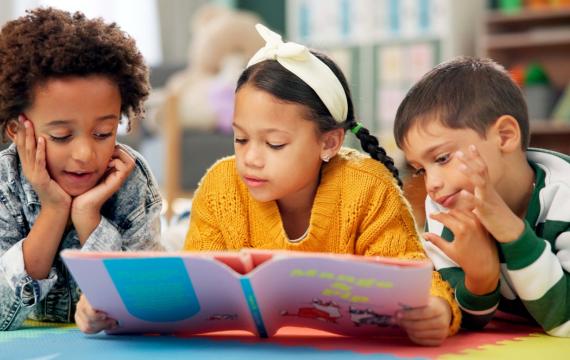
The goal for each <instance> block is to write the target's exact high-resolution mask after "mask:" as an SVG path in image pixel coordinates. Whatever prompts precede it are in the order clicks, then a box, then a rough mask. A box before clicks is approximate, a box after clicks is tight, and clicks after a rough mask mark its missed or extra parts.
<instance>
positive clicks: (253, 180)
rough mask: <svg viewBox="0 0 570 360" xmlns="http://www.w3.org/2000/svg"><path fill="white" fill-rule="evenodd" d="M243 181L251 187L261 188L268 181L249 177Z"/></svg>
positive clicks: (245, 177)
mask: <svg viewBox="0 0 570 360" xmlns="http://www.w3.org/2000/svg"><path fill="white" fill-rule="evenodd" d="M243 181H244V182H245V183H246V184H247V185H248V186H251V187H259V186H262V185H264V184H265V183H266V182H267V180H263V179H259V178H255V177H249V176H244V177H243Z"/></svg>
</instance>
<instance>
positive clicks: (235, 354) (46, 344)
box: [0, 321, 570, 360]
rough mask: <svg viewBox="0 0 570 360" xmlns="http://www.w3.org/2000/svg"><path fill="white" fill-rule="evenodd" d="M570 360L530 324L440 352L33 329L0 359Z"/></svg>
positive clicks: (286, 338) (330, 341)
mask: <svg viewBox="0 0 570 360" xmlns="http://www.w3.org/2000/svg"><path fill="white" fill-rule="evenodd" d="M262 357H268V358H271V359H291V358H295V359H301V358H307V359H331V360H335V359H442V360H452V359H458V360H462V359H517V360H521V359H547V360H555V359H568V358H570V339H561V338H554V337H550V336H547V335H544V334H543V333H542V332H541V331H540V329H538V328H535V327H531V326H528V325H521V324H512V323H505V322H500V321H495V322H493V323H491V324H490V325H489V326H488V327H487V328H486V329H485V331H482V332H467V331H462V332H460V333H459V334H458V335H456V336H453V337H451V338H449V339H447V340H446V342H445V343H444V345H443V346H440V347H420V346H416V345H414V344H412V343H411V342H410V341H409V340H408V339H407V338H406V337H405V335H403V334H402V333H399V332H394V333H390V334H387V335H384V336H379V337H374V338H350V337H343V336H336V335H331V334H329V333H325V332H319V331H315V330H310V329H300V328H284V329H282V330H281V331H280V332H279V333H278V334H277V335H276V336H275V337H272V338H270V339H259V338H256V337H253V336H251V335H249V334H246V333H243V332H224V333H216V334H209V335H202V336H193V337H189V336H188V337H186V336H183V335H181V336H148V335H145V336H141V335H134V336H130V335H129V336H125V335H120V336H108V335H104V334H98V335H91V336H88V335H84V334H82V333H81V332H80V331H79V330H77V328H75V327H73V326H57V325H53V324H45V323H32V322H30V323H27V324H26V326H25V327H24V328H22V329H20V330H16V331H9V332H0V359H2V360H4V359H6V360H8V359H10V360H12V359H36V360H39V359H42V360H51V359H104V360H112V359H158V358H160V359H162V358H164V359H169V360H170V359H216V360H219V359H252V358H262Z"/></svg>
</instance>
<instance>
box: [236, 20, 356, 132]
mask: <svg viewBox="0 0 570 360" xmlns="http://www.w3.org/2000/svg"><path fill="white" fill-rule="evenodd" d="M255 28H256V29H257V32H258V33H259V35H261V37H262V38H263V39H264V40H265V46H264V47H262V48H261V49H259V50H258V51H257V52H256V53H255V54H254V55H253V56H252V57H251V59H250V60H249V62H248V63H247V67H250V66H252V65H255V64H257V63H258V62H261V61H264V60H276V61H277V62H279V64H281V65H282V66H283V67H284V68H285V69H287V70H289V71H290V72H292V73H293V74H295V75H297V76H298V77H299V78H300V79H301V80H303V81H304V82H305V84H307V85H309V86H310V87H311V89H313V90H314V91H315V92H316V93H317V96H318V97H319V98H320V99H321V101H322V102H323V103H324V104H325V106H326V107H327V109H328V110H329V112H330V113H331V115H332V117H333V118H334V119H335V121H336V122H337V123H341V122H344V121H345V120H346V115H347V113H348V102H347V100H346V93H345V92H344V88H343V87H342V84H341V83H340V80H339V79H338V78H337V77H336V75H335V74H334V72H333V71H332V70H331V69H330V68H329V67H328V66H327V65H326V64H325V63H324V62H322V61H321V60H320V59H319V58H317V57H316V56H315V55H313V54H311V52H310V51H309V49H308V48H307V47H305V46H303V45H300V44H297V43H293V42H286V43H285V42H283V40H281V35H279V34H277V33H275V32H273V31H271V30H269V29H268V28H266V27H265V26H263V25H261V24H257V25H255Z"/></svg>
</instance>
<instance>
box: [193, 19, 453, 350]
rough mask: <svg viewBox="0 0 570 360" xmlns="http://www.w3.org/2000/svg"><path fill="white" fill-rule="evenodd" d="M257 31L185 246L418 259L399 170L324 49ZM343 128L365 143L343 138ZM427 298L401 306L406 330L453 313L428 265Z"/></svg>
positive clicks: (433, 330)
mask: <svg viewBox="0 0 570 360" xmlns="http://www.w3.org/2000/svg"><path fill="white" fill-rule="evenodd" d="M257 29H258V31H259V32H260V34H261V36H262V37H263V38H264V39H265V40H266V42H267V44H266V45H265V47H263V48H262V49H260V50H259V51H258V52H257V53H256V54H255V55H254V56H253V58H252V59H251V60H250V62H249V64H248V67H247V68H246V70H245V71H244V72H243V73H242V75H241V77H240V78H239V80H238V84H237V90H236V102H235V113H234V120H233V128H234V138H235V156H232V157H228V158H225V159H222V160H220V161H218V162H217V163H216V164H215V165H214V166H213V167H212V168H211V169H210V170H209V171H208V173H207V174H206V175H205V177H204V178H203V180H202V182H201V184H200V187H199V189H198V190H197V191H196V194H195V196H194V199H193V204H192V215H191V220H190V229H189V232H188V235H187V237H186V242H185V246H184V247H185V250H238V249H241V248H243V247H251V248H259V249H286V250H301V251H320V252H332V253H344V254H358V255H380V256H388V257H399V258H408V259H424V258H425V254H424V252H423V250H422V247H421V245H420V242H419V239H418V235H417V233H416V229H415V225H414V220H413V218H412V215H411V213H410V208H409V206H408V203H407V202H406V200H405V199H404V198H403V196H402V192H401V190H400V188H399V186H398V185H401V182H400V179H399V178H398V170H397V169H396V167H395V166H394V163H393V161H392V159H391V158H390V157H388V156H387V155H386V152H385V151H384V149H382V148H381V147H379V146H378V140H377V139H376V138H375V137H374V136H371V135H370V133H369V132H368V130H367V129H365V128H364V127H362V125H361V124H360V123H357V122H356V120H355V116H354V109H353V104H352V101H351V98H350V91H349V89H348V85H347V82H346V80H345V78H344V76H343V74H342V73H341V71H340V70H339V68H338V67H337V66H336V65H335V64H334V63H333V62H332V61H331V60H330V59H329V58H327V57H325V56H324V55H322V54H318V53H315V52H310V51H309V50H308V49H307V48H306V47H304V46H301V45H298V44H294V43H283V42H282V41H281V36H279V35H278V34H275V33H273V32H271V31H270V30H269V29H267V28H265V27H263V26H262V25H258V28H257ZM346 130H350V131H351V132H353V133H354V134H355V135H356V136H357V137H358V139H359V140H360V143H361V145H362V148H363V149H364V150H365V151H366V152H368V153H369V154H370V157H372V158H370V157H368V156H364V155H362V154H360V153H358V152H357V151H354V150H348V149H343V148H342V147H341V146H342V144H343V141H344V136H345V131H346ZM432 295H433V296H432V298H431V299H430V302H429V305H428V306H426V307H425V308H418V309H412V310H407V311H402V312H401V313H400V314H398V318H399V323H400V325H401V326H402V327H403V328H404V329H405V330H406V331H407V333H408V335H409V337H410V338H411V340H413V341H414V342H416V343H419V344H423V345H439V344H440V343H442V342H443V340H444V339H445V338H446V337H447V336H448V335H450V334H453V333H454V332H456V331H457V328H458V325H459V321H460V312H459V310H458V307H457V305H456V302H455V300H454V297H453V295H452V293H451V291H450V289H449V287H448V285H447V283H446V282H444V281H443V280H442V279H441V278H440V277H439V275H438V273H437V272H434V274H433V286H432Z"/></svg>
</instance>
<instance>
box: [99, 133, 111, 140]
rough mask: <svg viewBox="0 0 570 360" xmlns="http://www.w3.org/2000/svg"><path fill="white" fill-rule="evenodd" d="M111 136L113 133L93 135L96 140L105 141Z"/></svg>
mask: <svg viewBox="0 0 570 360" xmlns="http://www.w3.org/2000/svg"><path fill="white" fill-rule="evenodd" d="M111 135H113V133H97V134H95V137H96V138H97V139H107V138H108V137H110V136H111Z"/></svg>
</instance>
